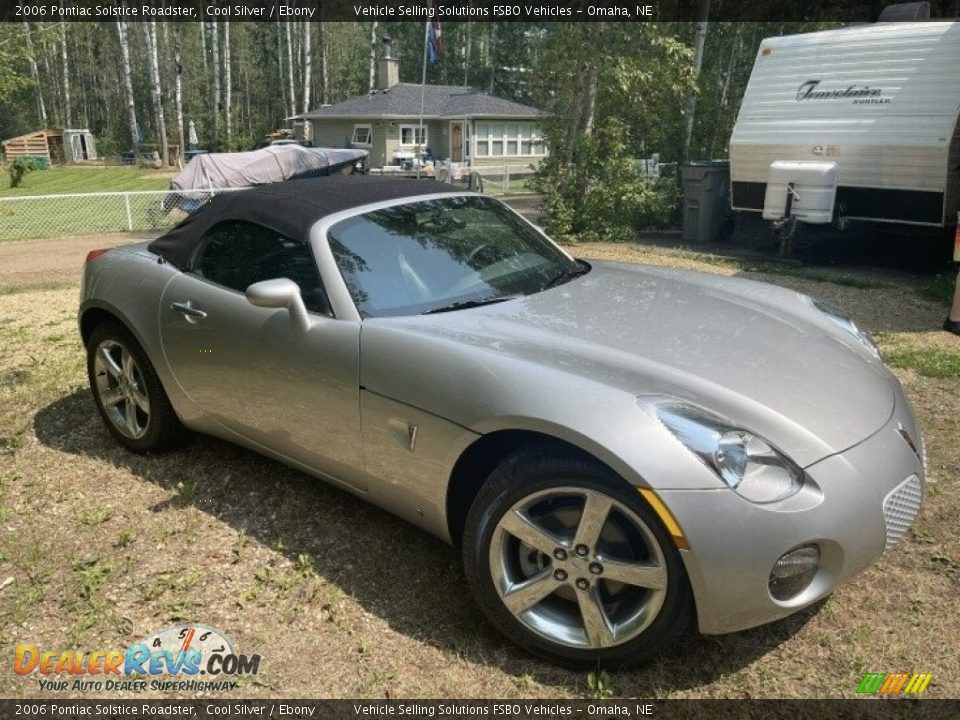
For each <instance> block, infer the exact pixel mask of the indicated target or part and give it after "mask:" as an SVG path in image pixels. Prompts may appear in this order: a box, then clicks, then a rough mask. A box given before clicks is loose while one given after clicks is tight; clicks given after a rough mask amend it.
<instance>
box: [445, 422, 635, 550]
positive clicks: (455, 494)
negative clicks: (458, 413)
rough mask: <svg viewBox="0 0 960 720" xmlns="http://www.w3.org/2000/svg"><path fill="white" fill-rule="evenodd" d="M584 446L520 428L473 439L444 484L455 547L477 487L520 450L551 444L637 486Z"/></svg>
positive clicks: (551, 434) (502, 430)
mask: <svg viewBox="0 0 960 720" xmlns="http://www.w3.org/2000/svg"><path fill="white" fill-rule="evenodd" d="M584 445H586V443H584V444H581V443H577V442H572V441H570V440H568V439H564V438H561V437H559V436H558V435H557V434H553V433H550V432H544V431H542V430H532V429H524V428H520V427H516V428H503V429H499V430H494V431H491V432H487V433H484V434H483V435H481V436H480V437H479V438H477V439H476V440H474V441H473V442H472V443H471V444H470V445H469V446H467V448H466V449H465V450H464V451H463V452H462V453H461V454H460V456H459V457H458V458H457V460H456V462H455V463H454V465H453V469H452V470H451V472H450V479H449V481H448V484H447V499H446V514H447V529H448V532H449V535H450V541H451V542H452V543H453V545H454V547H457V548H459V547H460V544H461V541H462V539H463V531H464V527H465V525H466V520H467V514H468V513H469V512H470V506H471V505H472V504H473V501H474V499H475V498H476V497H477V494H478V493H479V492H480V488H481V487H482V486H483V484H484V483H485V482H486V481H487V479H488V478H489V477H490V473H492V472H493V470H494V469H495V468H496V467H497V466H498V465H499V464H500V463H502V462H503V461H504V460H505V459H506V458H507V457H509V456H510V455H512V454H514V453H516V452H518V451H519V450H523V449H526V448H531V447H538V446H539V447H542V446H552V447H555V448H556V449H557V451H558V452H563V453H566V454H569V455H575V456H579V457H581V458H583V459H586V460H589V461H591V462H595V463H597V464H599V465H602V466H603V467H604V468H606V469H608V470H609V471H610V472H611V473H613V474H615V475H617V476H618V477H620V478H623V480H624V481H625V482H627V483H628V484H630V485H632V486H636V484H637V483H636V482H635V480H636V478H628V477H624V473H622V472H618V470H617V469H616V468H615V467H613V466H612V465H611V464H610V463H608V462H605V461H604V459H603V458H602V457H600V455H599V454H598V453H596V452H592V451H591V450H590V449H588V448H587V447H584ZM618 464H619V463H618Z"/></svg>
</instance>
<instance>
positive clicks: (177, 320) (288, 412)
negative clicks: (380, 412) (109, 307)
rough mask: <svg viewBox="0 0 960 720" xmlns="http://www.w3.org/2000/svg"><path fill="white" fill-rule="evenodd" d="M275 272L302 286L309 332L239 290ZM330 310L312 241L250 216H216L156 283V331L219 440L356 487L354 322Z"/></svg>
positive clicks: (359, 465)
mask: <svg viewBox="0 0 960 720" xmlns="http://www.w3.org/2000/svg"><path fill="white" fill-rule="evenodd" d="M275 277H288V278H290V279H291V280H293V281H294V282H296V283H297V284H298V285H299V286H300V288H301V292H302V295H303V298H304V302H305V304H306V305H307V308H308V310H310V312H311V319H312V320H313V327H312V328H311V329H310V330H309V331H307V332H306V333H304V332H302V331H301V330H299V329H298V328H297V327H296V326H295V324H294V323H293V322H292V318H291V316H290V313H289V312H288V311H287V310H286V309H272V308H260V307H255V306H253V305H251V304H250V303H249V302H248V301H247V299H246V297H245V296H244V294H243V291H242V290H243V289H246V287H248V286H249V285H251V284H253V283H254V282H259V281H260V280H268V279H271V278H275ZM326 308H327V304H326V296H325V294H324V292H323V288H322V284H321V282H320V276H319V272H318V271H317V267H316V263H315V261H314V259H313V254H312V252H311V251H310V247H309V245H307V244H304V243H301V242H298V241H294V240H290V239H287V238H284V237H282V236H280V235H278V234H277V233H276V232H274V231H271V230H269V229H267V228H265V227H262V226H259V225H255V224H253V223H245V222H230V223H224V224H221V225H218V226H217V227H215V228H213V229H212V230H211V231H210V232H209V233H208V236H207V238H206V239H205V240H204V242H203V244H202V245H201V247H200V249H199V252H198V254H197V257H196V260H195V261H194V263H193V265H192V267H191V270H190V271H189V272H184V273H181V274H180V275H178V276H176V277H174V278H173V279H172V280H171V281H170V283H169V284H168V285H167V287H166V289H165V290H164V292H163V296H162V299H161V306H160V336H161V341H162V343H163V351H164V355H165V357H166V360H167V363H168V364H169V367H170V370H171V372H172V373H173V375H174V377H175V378H176V381H177V382H178V383H179V385H180V386H181V388H182V389H183V391H184V392H185V393H186V394H187V395H188V396H189V397H190V399H191V400H193V402H194V403H195V404H196V405H198V406H199V408H200V409H201V410H203V411H204V412H205V413H206V414H207V415H208V416H209V417H210V418H211V419H212V420H214V421H215V422H216V423H218V424H219V425H220V426H221V427H222V428H224V429H225V430H227V431H229V432H227V433H224V434H225V435H226V436H229V435H230V434H235V435H237V436H239V437H240V438H243V439H244V440H246V441H248V442H252V443H255V444H257V445H260V446H263V447H264V448H266V449H268V450H271V451H273V452H274V453H279V454H281V455H283V456H284V457H287V458H290V459H292V460H295V461H297V462H299V463H302V464H304V465H307V466H308V467H310V468H312V469H313V470H316V471H317V472H320V473H322V474H323V475H326V476H328V477H330V478H331V479H335V480H339V481H342V482H347V483H348V484H350V485H352V486H354V487H359V488H361V489H362V488H364V487H365V481H364V480H363V456H362V445H361V437H360V411H359V400H360V395H359V382H358V376H359V362H360V356H359V352H360V324H359V322H356V321H352V320H337V319H334V318H332V317H329V313H328V312H327V311H326Z"/></svg>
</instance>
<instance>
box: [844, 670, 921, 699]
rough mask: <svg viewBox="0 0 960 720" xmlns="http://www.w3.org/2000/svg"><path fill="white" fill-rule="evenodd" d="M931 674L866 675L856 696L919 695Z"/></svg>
mask: <svg viewBox="0 0 960 720" xmlns="http://www.w3.org/2000/svg"><path fill="white" fill-rule="evenodd" d="M932 679H933V673H913V674H910V673H867V674H866V675H864V676H863V680H861V681H860V686H859V687H858V688H857V694H858V695H921V694H923V692H924V691H925V690H926V689H927V685H929V684H930V681H931V680H932Z"/></svg>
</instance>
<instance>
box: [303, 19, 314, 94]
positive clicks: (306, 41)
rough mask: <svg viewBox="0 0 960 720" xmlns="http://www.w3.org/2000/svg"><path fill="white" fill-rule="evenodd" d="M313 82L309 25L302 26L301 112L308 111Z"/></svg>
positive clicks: (306, 23)
mask: <svg viewBox="0 0 960 720" xmlns="http://www.w3.org/2000/svg"><path fill="white" fill-rule="evenodd" d="M312 80H313V52H312V50H311V47H310V23H309V22H305V23H304V24H303V105H302V107H303V112H307V111H308V110H309V109H310V98H311V95H310V83H311V81H312Z"/></svg>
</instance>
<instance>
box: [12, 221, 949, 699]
mask: <svg viewBox="0 0 960 720" xmlns="http://www.w3.org/2000/svg"><path fill="white" fill-rule="evenodd" d="M125 241H129V238H121V237H114V238H111V239H110V240H104V239H103V238H95V237H89V238H71V239H67V240H53V241H39V242H38V241H32V242H23V243H21V242H4V243H0V533H2V534H0V656H2V657H4V658H7V660H6V661H5V662H8V663H9V662H10V659H11V658H12V655H13V646H14V645H15V644H16V643H18V642H31V643H36V644H38V645H42V646H43V647H44V648H52V649H60V650H66V649H77V648H80V649H84V650H86V651H93V650H110V649H117V648H122V647H126V646H127V645H128V644H130V643H131V642H134V641H136V640H137V639H139V638H142V637H144V636H146V635H147V634H148V633H151V632H152V631H155V630H158V629H160V628H164V627H167V626H170V625H173V624H176V623H178V622H181V621H193V622H199V623H203V624H205V625H208V626H212V627H215V628H218V629H220V630H222V631H223V632H224V633H225V634H226V635H228V636H229V637H230V638H231V639H232V640H233V642H234V644H235V646H236V647H237V648H238V649H239V650H240V651H241V652H245V653H259V654H260V655H262V657H263V662H262V665H261V672H260V674H258V675H257V676H256V677H255V678H253V679H251V680H249V681H247V683H246V685H245V686H243V687H242V689H241V690H238V691H235V694H237V696H238V697H240V696H245V697H259V696H287V697H291V696H292V697H370V698H384V697H390V698H409V697H424V698H426V697H459V698H468V697H504V698H508V697H522V696H528V697H533V696H536V697H557V698H568V697H591V696H600V695H602V694H606V693H610V694H612V695H614V696H640V697H659V698H673V697H724V698H743V697H850V696H853V694H854V691H855V689H856V687H857V685H858V684H859V682H860V679H861V678H862V676H863V674H864V673H865V672H898V671H904V672H918V673H919V672H930V673H933V675H934V677H933V681H932V683H931V684H930V686H929V688H928V690H927V692H926V695H927V696H929V697H958V696H960V625H958V624H957V622H956V619H957V617H958V615H960V602H958V600H957V598H958V595H960V577H958V571H960V525H958V523H957V521H956V518H957V517H958V516H960V443H958V442H957V439H958V438H960V370H958V367H960V338H956V337H954V336H950V335H948V334H946V333H943V332H939V331H937V330H936V328H938V327H939V324H940V322H942V320H943V316H944V312H945V306H944V304H943V302H942V301H941V300H931V299H929V298H928V296H927V294H925V292H924V288H925V285H926V283H927V282H928V281H927V280H926V279H923V278H917V277H912V276H908V275H900V274H897V273H896V272H892V271H870V270H851V269H846V270H844V271H842V272H836V273H833V272H827V271H822V272H821V271H819V270H818V271H816V272H814V271H811V270H809V269H803V268H795V267H792V266H779V265H763V264H761V265H756V264H749V263H743V262H739V261H731V260H726V259H723V258H716V257H712V256H704V255H699V254H696V253H689V252H682V251H673V250H663V249H657V248H650V247H645V246H635V245H600V244H597V245H579V246H574V247H573V251H574V252H575V254H578V255H581V256H584V257H588V258H603V259H616V260H625V261H631V262H646V263H651V264H658V265H670V266H675V267H685V268H690V269H695V270H702V271H705V272H713V273H723V274H737V275H742V276H745V277H751V278H756V279H761V280H767V281H771V282H775V283H779V284H781V285H786V286H789V287H791V288H795V289H797V290H799V291H802V292H806V293H809V294H811V295H813V296H815V297H818V298H822V299H824V300H827V301H829V302H831V303H833V304H835V305H838V306H840V307H842V308H844V309H846V310H847V311H848V312H850V313H851V314H852V315H853V316H854V317H855V318H856V319H857V320H859V321H861V323H862V325H863V326H864V327H865V328H866V329H868V330H870V331H871V332H874V333H875V334H876V336H877V339H878V341H879V344H880V345H881V347H882V348H883V350H884V351H885V352H887V353H888V354H889V356H890V357H892V358H894V360H895V362H896V364H897V365H898V367H897V368H895V372H896V373H897V375H898V376H899V378H900V379H901V381H902V382H903V384H904V386H905V388H906V391H907V393H908V395H909V396H910V399H911V400H912V402H913V403H914V407H915V409H916V411H917V414H918V417H919V421H920V425H921V427H922V428H923V430H924V433H925V437H926V440H927V450H928V456H929V485H928V491H927V498H926V502H925V505H924V509H923V511H922V513H921V516H920V518H919V520H918V522H917V523H916V525H915V526H914V528H913V530H912V531H911V533H909V534H908V536H907V537H906V538H905V539H904V540H903V541H902V542H901V543H900V544H899V545H898V546H897V548H896V549H895V550H893V551H892V552H890V553H887V554H886V555H884V556H883V557H882V558H881V559H880V560H879V561H878V562H877V563H876V564H874V565H873V566H872V567H870V568H869V569H868V570H866V571H865V572H864V573H862V574H861V575H860V576H858V577H857V578H855V579H854V580H852V581H851V582H849V583H847V584H845V585H843V586H842V587H841V588H839V589H838V590H837V591H836V592H835V593H834V594H833V595H832V596H831V597H830V598H828V599H827V600H825V601H823V602H821V603H819V604H817V605H816V606H815V607H813V608H810V609H808V610H806V611H804V612H801V613H799V614H797V615H795V616H793V617H791V618H788V619H786V620H783V621H781V622H778V623H774V624H771V625H768V626H764V627H761V628H757V629H754V630H749V631H746V632H741V633H736V634H733V635H727V636H722V637H704V636H699V635H697V634H695V633H690V634H689V635H688V636H687V637H686V638H685V639H683V640H682V642H680V643H678V645H677V647H676V648H674V649H673V650H671V651H670V652H668V653H667V654H666V655H664V656H663V657H662V658H660V659H658V660H657V661H655V662H653V663H651V664H649V665H647V666H645V667H641V668H638V669H635V670H630V671H623V672H617V673H611V674H610V675H609V676H607V677H605V679H604V683H603V685H604V689H602V690H598V689H597V688H596V685H595V684H594V687H593V689H591V688H590V687H589V686H588V678H587V674H586V673H578V672H571V671H567V670H563V669H560V668H557V667H554V666H551V665H548V664H545V663H542V662H539V661H537V660H534V659H532V658H530V657H529V656H528V655H526V654H524V653H523V652H521V651H519V650H517V649H515V648H514V647H513V646H512V645H510V644H509V643H508V642H507V641H506V640H504V639H503V638H501V637H500V636H499V635H497V634H496V633H495V632H494V631H493V630H492V629H491V628H490V626H489V625H488V624H487V623H486V622H485V621H484V620H483V618H482V617H481V615H480V612H479V611H478V610H477V609H476V608H475V606H474V605H473V603H472V601H471V600H470V598H469V596H468V595H467V590H466V583H465V580H464V577H463V573H462V570H461V568H460V563H459V558H458V555H457V553H456V552H455V551H454V550H452V549H451V548H449V547H447V546H445V545H443V544H442V543H440V542H439V541H437V540H435V539H433V538H432V537H430V536H428V535H426V534H425V533H423V532H421V531H419V530H417V529H415V528H413V527H412V526H409V525H407V524H405V523H404V522H402V521H400V520H397V519H396V518H394V517H392V516H390V515H387V514H386V513H384V512H382V511H380V510H378V509H376V508H373V507H370V506H368V505H366V504H365V503H363V502H362V501H361V500H359V499H356V498H354V497H353V496H351V495H348V494H346V493H344V492H341V491H339V490H336V489H334V488H332V487H330V486H327V485H325V484H323V483H321V482H318V481H315V480H312V479H310V478H308V477H306V476H304V475H302V474H300V473H298V472H295V471H293V470H290V469H288V468H286V467H284V466H282V465H279V464H277V463H274V462H272V461H269V460H266V459H263V458H261V457H259V456H257V455H254V454H252V453H250V452H247V451H245V450H242V449H239V448H237V447H235V446H232V445H229V444H226V443H223V442H220V441H217V440H213V439H210V438H196V439H195V440H194V442H192V443H191V444H190V445H188V446H187V447H185V448H183V449H181V450H178V451H176V452H173V453H170V454H166V455H159V456H136V455H132V454H130V453H127V452H125V451H123V450H122V449H120V447H119V446H118V445H117V444H116V443H115V442H114V441H113V440H112V439H111V438H110V436H109V435H108V433H107V431H106V430H105V428H104V427H103V426H102V424H101V422H100V419H99V417H98V416H97V413H96V411H95V409H94V405H93V401H92V399H91V397H90V394H89V391H88V390H87V388H86V380H85V373H84V357H83V350H82V347H81V345H80V341H79V338H78V336H77V332H76V324H75V311H76V302H77V282H78V278H79V270H80V267H81V265H82V262H83V256H84V255H85V253H86V252H87V251H88V250H89V249H91V248H93V247H102V246H105V245H107V244H110V243H113V244H116V243H119V242H125ZM7 667H8V668H9V667H10V666H9V665H8V666H7ZM36 677H37V676H36V675H34V676H31V677H23V678H21V677H17V676H14V675H13V674H12V673H10V672H6V673H2V674H0V696H3V697H31V696H33V697H36V696H39V695H41V692H40V690H39V688H38V684H37V679H36ZM238 693H242V695H241V694H238ZM68 694H73V695H78V694H79V693H68Z"/></svg>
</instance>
